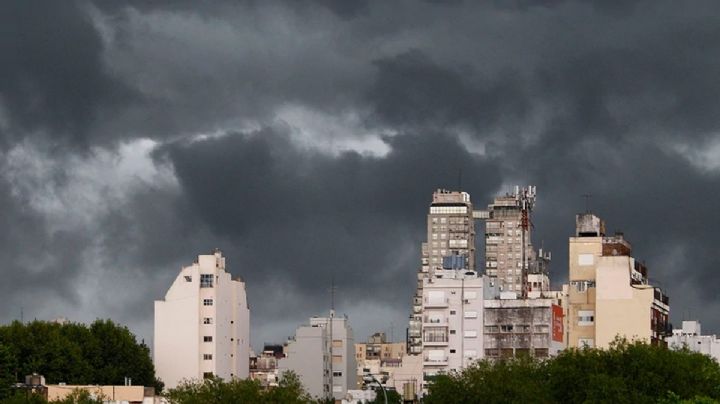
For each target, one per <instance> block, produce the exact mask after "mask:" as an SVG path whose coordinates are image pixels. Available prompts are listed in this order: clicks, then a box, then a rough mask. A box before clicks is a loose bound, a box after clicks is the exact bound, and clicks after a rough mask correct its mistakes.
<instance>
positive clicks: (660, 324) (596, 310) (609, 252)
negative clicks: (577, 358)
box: [566, 213, 670, 348]
mask: <svg viewBox="0 0 720 404" xmlns="http://www.w3.org/2000/svg"><path fill="white" fill-rule="evenodd" d="M631 254H632V246H631V245H630V243H629V242H628V241H627V240H625V238H624V236H623V234H621V233H617V234H615V235H614V236H606V235H605V223H604V222H603V221H602V220H601V219H600V218H599V217H597V216H595V215H593V214H590V213H585V214H581V215H577V216H576V232H575V237H570V245H569V263H568V264H569V265H568V266H569V282H570V287H569V297H568V313H567V316H566V330H567V333H568V335H567V343H568V346H569V347H583V346H588V347H599V348H607V347H608V346H609V345H610V343H611V342H612V341H613V340H614V339H615V338H616V337H618V336H620V337H625V338H628V339H630V340H643V341H647V342H649V343H653V344H663V345H665V342H664V337H665V335H667V334H668V332H669V328H668V315H669V312H670V307H669V299H668V297H667V296H666V295H665V294H663V292H662V291H661V290H660V289H659V288H657V287H653V286H652V285H650V284H649V283H648V277H647V268H646V267H645V266H644V265H643V264H641V263H640V262H639V261H636V260H635V258H633V257H632V256H631Z"/></svg>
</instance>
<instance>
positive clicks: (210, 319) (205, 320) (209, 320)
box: [203, 317, 212, 324]
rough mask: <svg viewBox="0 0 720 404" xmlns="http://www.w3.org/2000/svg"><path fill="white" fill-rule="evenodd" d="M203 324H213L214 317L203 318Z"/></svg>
mask: <svg viewBox="0 0 720 404" xmlns="http://www.w3.org/2000/svg"><path fill="white" fill-rule="evenodd" d="M203 324H212V317H203Z"/></svg>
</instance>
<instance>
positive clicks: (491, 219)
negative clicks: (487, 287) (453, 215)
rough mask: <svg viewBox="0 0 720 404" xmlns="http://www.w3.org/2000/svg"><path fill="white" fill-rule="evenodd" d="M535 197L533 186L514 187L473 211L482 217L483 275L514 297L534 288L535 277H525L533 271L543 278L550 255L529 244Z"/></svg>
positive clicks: (518, 296) (545, 282)
mask: <svg viewBox="0 0 720 404" xmlns="http://www.w3.org/2000/svg"><path fill="white" fill-rule="evenodd" d="M535 199H536V189H535V187H534V186H528V187H523V188H520V187H517V186H516V187H515V190H514V192H512V193H507V194H505V195H501V196H498V197H496V198H495V200H494V201H493V203H492V204H490V205H488V209H487V211H484V212H478V213H476V216H477V217H479V218H485V274H486V275H488V276H489V277H490V278H492V279H494V280H495V283H496V284H497V286H498V288H499V289H500V290H501V291H503V292H511V293H514V294H515V296H516V298H524V297H528V293H530V292H533V291H537V286H535V288H534V289H533V283H535V284H537V283H538V280H537V279H536V280H534V281H529V279H528V277H529V275H530V274H535V275H536V277H537V276H544V277H545V278H547V273H548V270H547V267H548V265H549V262H550V258H551V257H550V254H546V253H543V251H542V249H541V250H540V251H539V252H538V251H536V250H535V248H534V247H533V245H532V241H531V235H532V223H531V214H532V210H533V208H534V206H535ZM531 282H532V283H531ZM540 283H541V284H543V285H547V284H548V283H549V282H548V281H545V280H540Z"/></svg>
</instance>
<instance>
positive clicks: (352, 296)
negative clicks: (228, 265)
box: [159, 127, 499, 318]
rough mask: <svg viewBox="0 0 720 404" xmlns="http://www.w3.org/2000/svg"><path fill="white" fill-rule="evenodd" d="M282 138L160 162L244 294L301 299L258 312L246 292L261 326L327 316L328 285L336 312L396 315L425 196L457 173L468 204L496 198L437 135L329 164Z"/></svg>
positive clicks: (220, 142) (219, 142)
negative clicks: (224, 252) (362, 304)
mask: <svg viewBox="0 0 720 404" xmlns="http://www.w3.org/2000/svg"><path fill="white" fill-rule="evenodd" d="M288 130H289V129H288V128H286V127H276V128H267V129H264V130H262V131H258V132H256V133H250V134H228V135H226V136H225V137H222V138H219V139H211V140H205V141H199V142H193V143H189V144H174V145H170V146H168V147H167V148H166V149H165V150H163V151H161V152H159V153H160V156H159V158H161V157H163V156H164V157H167V158H168V159H170V161H172V163H173V166H174V167H175V170H176V173H177V175H178V178H179V180H180V184H181V186H182V188H183V190H184V192H185V194H186V195H188V196H189V198H190V202H191V204H192V205H193V208H194V211H195V212H198V213H199V214H200V215H201V216H202V217H203V221H204V222H205V223H207V224H208V225H209V227H210V228H211V229H212V230H213V232H215V233H216V234H222V235H224V236H225V237H227V239H229V240H232V243H231V248H230V249H229V251H228V253H229V255H230V257H231V258H233V260H232V261H233V262H234V263H235V264H234V265H233V268H234V272H235V273H239V274H241V275H242V276H243V277H244V278H245V279H246V281H247V282H248V285H265V288H273V284H278V285H281V284H282V283H283V282H284V283H286V284H287V285H292V288H293V289H295V290H296V293H298V295H299V296H300V298H301V300H300V301H298V302H296V305H295V306H293V307H278V306H274V305H272V304H264V303H261V302H263V295H264V294H265V293H267V289H263V288H255V287H251V288H249V295H250V298H251V300H253V301H255V302H258V304H256V305H255V306H254V307H255V309H256V310H257V314H255V315H257V316H259V318H263V317H273V316H279V315H289V314H294V310H296V309H300V310H301V311H300V312H299V313H297V315H296V316H295V318H302V314H303V313H304V314H305V315H308V314H311V313H312V312H308V311H307V310H308V309H307V307H306V303H303V302H311V303H310V307H313V308H314V309H315V310H322V309H324V308H327V305H328V298H327V293H325V290H326V289H328V288H329V286H330V281H331V277H332V276H333V274H334V276H335V281H336V284H337V286H338V288H339V296H340V298H339V301H341V302H342V304H343V306H344V308H345V309H350V308H351V307H352V306H353V305H354V304H355V303H354V302H359V301H362V300H363V299H367V297H368V295H370V296H374V298H375V299H377V300H378V301H380V302H381V303H387V304H391V305H393V306H396V307H403V306H404V305H405V304H406V303H407V301H408V298H409V296H411V294H412V287H413V285H414V282H413V279H414V272H413V270H412V268H414V267H415V266H416V264H417V260H418V257H419V254H420V252H419V247H420V244H419V243H420V242H421V240H422V238H423V232H424V229H425V222H424V219H423V216H424V215H425V212H426V210H427V206H428V204H429V202H430V193H431V192H432V190H433V189H434V188H435V187H453V186H455V185H456V181H457V180H456V178H457V172H458V170H459V169H463V170H466V171H467V172H472V173H474V175H472V176H471V177H470V179H469V180H468V181H466V183H465V187H466V189H468V190H469V191H472V192H474V195H476V196H477V197H480V198H482V197H483V196H485V197H487V196H488V195H490V194H491V193H492V191H493V190H494V189H495V188H496V187H498V186H499V173H498V172H497V169H496V168H495V167H493V166H492V165H491V164H489V163H488V162H485V161H483V160H482V159H477V158H476V157H474V156H472V155H471V154H470V153H468V151H467V150H466V149H465V148H464V147H463V146H462V145H460V144H459V143H458V142H457V140H456V139H455V138H453V137H451V136H447V135H444V134H442V133H434V134H422V135H420V134H416V135H414V136H411V135H397V136H395V137H387V138H385V141H386V142H388V144H389V145H390V147H391V151H390V152H389V154H388V155H387V156H384V157H368V156H362V155H360V154H357V153H355V152H346V153H343V154H341V155H340V156H338V157H332V156H328V155H325V154H322V153H320V152H308V151H302V150H301V149H298V147H297V146H296V145H294V144H293V142H292V141H291V134H290V133H289V132H288ZM208 178H212V179H213V180H212V181H209V180H208ZM429 191H430V192H429ZM267 303H269V302H267ZM302 310H305V311H304V312H303V311H302Z"/></svg>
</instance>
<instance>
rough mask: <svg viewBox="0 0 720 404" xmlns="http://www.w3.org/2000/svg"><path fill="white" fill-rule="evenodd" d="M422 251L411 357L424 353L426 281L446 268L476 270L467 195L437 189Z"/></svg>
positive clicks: (411, 330)
mask: <svg viewBox="0 0 720 404" xmlns="http://www.w3.org/2000/svg"><path fill="white" fill-rule="evenodd" d="M421 250H422V257H421V266H420V270H419V271H418V274H417V290H416V292H415V296H414V297H413V313H412V315H411V316H410V324H409V327H408V335H407V351H408V353H409V354H412V355H419V354H421V353H422V352H423V348H422V347H423V341H422V321H423V312H422V310H423V284H424V281H425V280H426V279H428V278H430V277H433V276H434V274H435V272H436V271H442V270H443V269H447V268H452V269H456V270H468V271H475V221H474V215H473V207H472V203H471V202H470V195H469V194H468V193H467V192H459V191H448V190H445V189H438V190H437V191H435V192H434V193H433V195H432V202H431V203H430V208H429V211H428V216H427V241H426V242H424V243H422V248H421Z"/></svg>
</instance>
